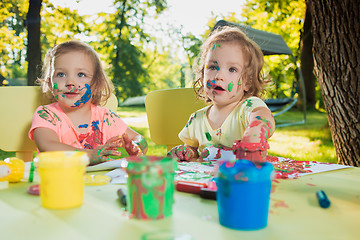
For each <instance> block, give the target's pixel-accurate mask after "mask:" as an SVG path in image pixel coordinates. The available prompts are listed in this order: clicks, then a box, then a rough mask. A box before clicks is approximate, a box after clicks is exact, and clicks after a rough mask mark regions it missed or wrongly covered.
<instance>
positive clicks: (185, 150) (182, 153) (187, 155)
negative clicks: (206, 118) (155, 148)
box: [167, 144, 199, 161]
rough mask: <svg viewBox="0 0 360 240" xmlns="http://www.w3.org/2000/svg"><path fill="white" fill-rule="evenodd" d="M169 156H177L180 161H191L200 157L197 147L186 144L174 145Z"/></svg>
mask: <svg viewBox="0 0 360 240" xmlns="http://www.w3.org/2000/svg"><path fill="white" fill-rule="evenodd" d="M167 156H168V157H173V158H177V159H179V160H180V161H191V160H193V159H197V158H199V154H198V151H197V148H196V147H191V146H188V145H186V144H184V145H178V146H175V147H173V148H172V149H171V150H170V151H169V152H168V154H167Z"/></svg>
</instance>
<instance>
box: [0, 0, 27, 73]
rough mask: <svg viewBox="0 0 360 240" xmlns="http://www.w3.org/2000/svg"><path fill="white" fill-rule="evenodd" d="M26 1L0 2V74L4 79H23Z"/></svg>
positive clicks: (5, 0)
mask: <svg viewBox="0 0 360 240" xmlns="http://www.w3.org/2000/svg"><path fill="white" fill-rule="evenodd" d="M28 6H29V5H28V1H27V0H17V1H13V0H2V1H1V2H0V56H1V57H0V74H1V75H3V76H4V77H6V78H10V77H11V78H18V77H24V76H25V75H26V72H25V70H24V62H25V54H26V48H25V46H26V32H25V31H24V21H25V18H26V13H27V9H28Z"/></svg>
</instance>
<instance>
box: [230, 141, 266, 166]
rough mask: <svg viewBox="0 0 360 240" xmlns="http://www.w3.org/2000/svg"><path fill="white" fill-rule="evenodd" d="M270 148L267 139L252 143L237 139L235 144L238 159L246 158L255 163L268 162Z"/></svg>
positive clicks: (234, 150) (234, 148)
mask: <svg viewBox="0 0 360 240" xmlns="http://www.w3.org/2000/svg"><path fill="white" fill-rule="evenodd" d="M268 149H269V144H268V142H267V141H262V142H259V143H251V142H242V141H241V140H236V141H235V142H234V144H233V152H234V154H235V155H236V159H246V160H249V161H252V162H254V163H263V162H266V156H267V150H268Z"/></svg>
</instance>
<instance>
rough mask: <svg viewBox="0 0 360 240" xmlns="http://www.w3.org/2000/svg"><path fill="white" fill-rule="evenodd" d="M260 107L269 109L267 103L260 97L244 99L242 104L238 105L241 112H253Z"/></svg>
mask: <svg viewBox="0 0 360 240" xmlns="http://www.w3.org/2000/svg"><path fill="white" fill-rule="evenodd" d="M258 107H266V108H268V107H267V105H266V103H265V102H264V101H263V100H262V99H261V98H258V97H255V96H252V97H248V98H246V99H244V100H243V101H242V102H240V104H239V105H238V110H239V111H252V110H254V109H255V108H258Z"/></svg>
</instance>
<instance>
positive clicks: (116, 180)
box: [105, 168, 128, 184]
mask: <svg viewBox="0 0 360 240" xmlns="http://www.w3.org/2000/svg"><path fill="white" fill-rule="evenodd" d="M105 175H106V176H109V177H111V182H110V183H112V184H125V183H126V182H127V177H128V175H127V172H126V171H125V170H124V169H123V168H117V169H114V170H112V171H110V172H108V173H106V174H105Z"/></svg>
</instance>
